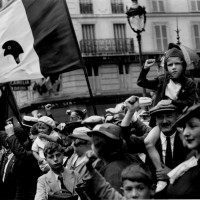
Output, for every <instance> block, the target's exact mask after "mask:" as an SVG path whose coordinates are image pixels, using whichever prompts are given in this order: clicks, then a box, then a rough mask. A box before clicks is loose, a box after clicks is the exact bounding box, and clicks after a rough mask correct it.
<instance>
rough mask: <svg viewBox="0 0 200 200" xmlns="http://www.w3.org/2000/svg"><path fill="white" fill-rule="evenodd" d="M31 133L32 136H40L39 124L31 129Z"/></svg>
mask: <svg viewBox="0 0 200 200" xmlns="http://www.w3.org/2000/svg"><path fill="white" fill-rule="evenodd" d="M30 133H31V134H32V135H38V133H39V132H38V123H36V124H33V126H32V127H31V129H30Z"/></svg>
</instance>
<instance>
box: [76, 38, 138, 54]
mask: <svg viewBox="0 0 200 200" xmlns="http://www.w3.org/2000/svg"><path fill="white" fill-rule="evenodd" d="M80 46H81V52H82V53H85V54H124V53H133V52H134V44H133V39H132V38H126V39H123V38H121V39H95V40H81V41H80Z"/></svg>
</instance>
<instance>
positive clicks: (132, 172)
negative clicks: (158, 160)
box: [121, 164, 153, 187]
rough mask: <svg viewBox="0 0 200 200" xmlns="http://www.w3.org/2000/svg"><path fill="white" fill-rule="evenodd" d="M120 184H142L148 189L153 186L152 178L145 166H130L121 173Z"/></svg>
mask: <svg viewBox="0 0 200 200" xmlns="http://www.w3.org/2000/svg"><path fill="white" fill-rule="evenodd" d="M121 179H122V182H123V181H125V180H130V181H137V182H142V183H144V184H145V185H147V186H148V187H151V186H152V185H153V176H152V173H151V171H150V169H149V167H148V166H147V165H146V164H131V165H129V166H127V167H126V168H125V169H123V171H122V173H121Z"/></svg>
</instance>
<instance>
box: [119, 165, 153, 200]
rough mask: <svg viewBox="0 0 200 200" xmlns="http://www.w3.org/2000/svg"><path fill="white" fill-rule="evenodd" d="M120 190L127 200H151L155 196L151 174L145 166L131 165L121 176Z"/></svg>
mask: <svg viewBox="0 0 200 200" xmlns="http://www.w3.org/2000/svg"><path fill="white" fill-rule="evenodd" d="M121 178H122V184H123V187H122V190H123V194H124V197H125V198H126V199H127V200H131V199H151V198H152V197H153V196H154V194H155V185H154V184H153V178H152V173H151V171H150V170H149V168H148V167H147V166H146V165H145V164H132V165H129V166H128V167H126V168H125V169H124V170H123V171H122V174H121Z"/></svg>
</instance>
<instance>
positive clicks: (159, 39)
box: [154, 24, 168, 51]
mask: <svg viewBox="0 0 200 200" xmlns="http://www.w3.org/2000/svg"><path fill="white" fill-rule="evenodd" d="M154 30H155V37H156V46H157V49H156V50H157V51H166V50H167V47H168V39H167V27H166V25H162V24H161V25H155V26H154Z"/></svg>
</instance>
